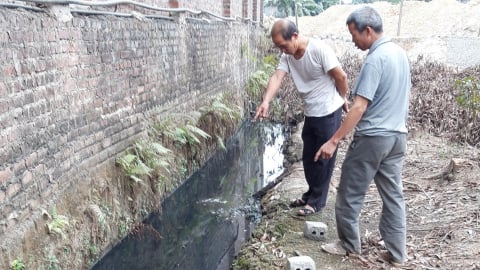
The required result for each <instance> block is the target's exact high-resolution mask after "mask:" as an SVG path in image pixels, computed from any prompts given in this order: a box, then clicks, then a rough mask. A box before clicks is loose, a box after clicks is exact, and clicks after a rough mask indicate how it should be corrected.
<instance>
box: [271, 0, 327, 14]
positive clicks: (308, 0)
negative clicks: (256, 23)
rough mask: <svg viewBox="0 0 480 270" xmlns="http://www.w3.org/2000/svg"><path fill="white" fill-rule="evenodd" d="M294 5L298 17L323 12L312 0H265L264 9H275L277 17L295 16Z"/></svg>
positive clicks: (320, 6)
mask: <svg viewBox="0 0 480 270" xmlns="http://www.w3.org/2000/svg"><path fill="white" fill-rule="evenodd" d="M295 5H296V12H297V15H298V16H315V15H318V14H319V13H320V12H322V11H323V8H322V5H319V4H317V3H316V2H315V1H314V0H266V1H265V6H266V7H276V8H277V14H276V16H277V17H288V16H295Z"/></svg>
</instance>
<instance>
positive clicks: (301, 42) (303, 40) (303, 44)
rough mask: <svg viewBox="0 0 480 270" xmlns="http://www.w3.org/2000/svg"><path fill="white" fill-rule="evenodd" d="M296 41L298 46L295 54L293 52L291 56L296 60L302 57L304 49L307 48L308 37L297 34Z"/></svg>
mask: <svg viewBox="0 0 480 270" xmlns="http://www.w3.org/2000/svg"><path fill="white" fill-rule="evenodd" d="M297 41H298V48H297V51H296V52H295V54H293V57H294V58H295V59H297V60H298V59H300V58H302V56H303V55H304V54H305V50H306V49H307V46H308V38H307V37H304V36H299V37H298V40H297Z"/></svg>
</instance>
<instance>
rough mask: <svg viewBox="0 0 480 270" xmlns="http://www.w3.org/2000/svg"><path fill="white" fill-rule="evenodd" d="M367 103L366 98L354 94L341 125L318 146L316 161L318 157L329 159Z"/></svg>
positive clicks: (363, 111)
mask: <svg viewBox="0 0 480 270" xmlns="http://www.w3.org/2000/svg"><path fill="white" fill-rule="evenodd" d="M368 103H369V100H368V99H366V98H364V97H362V96H355V100H354V101H353V105H352V107H351V108H350V111H349V112H348V113H347V116H345V119H344V120H343V122H342V125H341V126H340V128H339V129H338V130H337V132H335V134H333V136H332V137H331V138H330V140H328V141H327V142H326V143H325V144H323V145H322V146H321V147H320V149H318V151H317V153H316V154H315V157H314V161H317V160H318V159H319V158H322V159H329V158H331V157H332V156H333V153H334V152H335V150H336V149H337V145H338V142H340V140H341V139H343V138H345V136H347V134H348V133H350V132H351V131H352V130H353V129H354V128H355V126H356V125H357V124H358V122H359V121H360V119H361V118H362V116H363V114H364V113H365V111H366V110H367V107H368Z"/></svg>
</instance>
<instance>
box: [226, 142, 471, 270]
mask: <svg viewBox="0 0 480 270" xmlns="http://www.w3.org/2000/svg"><path fill="white" fill-rule="evenodd" d="M296 138H298V136H296ZM293 139H295V136H293ZM295 145H296V148H297V149H299V148H301V145H300V144H299V143H298V141H295ZM347 146H348V140H345V141H343V142H342V145H341V146H340V148H339V153H338V159H337V166H336V168H335V171H334V175H333V178H332V183H331V188H330V191H329V198H328V203H327V207H326V208H325V209H324V210H323V211H322V212H321V213H319V214H317V215H315V216H312V217H308V218H306V219H305V218H301V217H296V216H295V211H296V210H295V209H292V208H290V207H289V206H288V202H289V201H290V200H291V199H294V198H298V197H299V196H300V195H301V194H302V192H304V191H305V190H306V188H307V186H306V183H305V180H304V176H303V168H302V165H301V162H295V163H293V165H292V166H291V167H290V169H289V172H288V173H287V174H286V175H285V176H284V177H283V178H282V180H281V182H280V183H279V184H278V185H277V186H275V188H273V189H272V190H270V191H269V192H268V193H267V195H266V196H264V198H263V207H264V209H263V210H264V217H263V220H262V221H261V223H260V224H259V225H258V226H257V231H256V232H255V234H254V235H253V237H252V239H251V240H250V242H249V243H248V244H247V245H246V246H245V247H244V248H243V249H242V251H241V253H240V256H239V257H238V259H237V260H236V262H235V265H234V269H288V268H287V258H289V257H292V256H297V255H306V256H310V257H311V258H312V259H313V260H314V261H315V263H316V269H367V268H369V269H395V268H393V267H391V266H390V265H389V264H387V263H386V262H384V261H382V260H381V259H379V257H378V253H379V252H381V251H383V250H385V249H384V247H383V246H382V241H381V239H380V234H379V232H378V229H377V228H378V219H379V214H380V212H381V207H382V202H381V199H380V197H379V195H378V192H377V191H376V188H375V185H374V184H372V185H371V188H370V190H369V191H368V193H367V195H366V197H365V202H364V207H363V209H362V213H361V219H360V224H361V225H360V228H361V235H362V246H363V252H362V254H361V255H360V256H350V257H343V258H342V257H340V256H333V255H329V254H326V253H324V252H322V251H321V248H320V246H321V245H322V244H324V243H325V242H329V241H334V240H336V228H335V218H334V204H335V193H336V186H337V184H338V179H339V173H340V167H341V164H342V162H343V157H344V154H345V150H346V148H347ZM289 155H292V154H291V153H290V154H289ZM479 161H480V158H479V149H477V148H473V147H469V146H461V145H455V144H452V143H451V142H449V141H447V140H445V139H443V138H439V137H434V136H432V135H429V134H425V133H420V132H417V133H414V134H411V135H410V137H409V140H408V154H407V157H406V162H405V166H404V171H403V179H404V180H403V183H404V194H405V199H406V205H407V250H408V261H407V263H406V264H405V265H404V266H402V267H401V268H396V269H480V260H479V257H480V166H479V165H480V164H479ZM451 165H454V166H451ZM306 220H310V221H320V222H323V223H325V224H326V225H327V226H328V231H327V236H326V240H325V241H315V240H309V239H307V238H305V237H304V236H303V229H304V223H305V221H306Z"/></svg>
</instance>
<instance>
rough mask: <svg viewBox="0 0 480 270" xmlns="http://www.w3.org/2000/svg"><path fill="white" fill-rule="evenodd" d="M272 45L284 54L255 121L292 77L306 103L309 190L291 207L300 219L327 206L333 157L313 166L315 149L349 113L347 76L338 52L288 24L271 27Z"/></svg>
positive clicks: (305, 151) (304, 134)
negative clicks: (343, 115) (285, 79)
mask: <svg viewBox="0 0 480 270" xmlns="http://www.w3.org/2000/svg"><path fill="white" fill-rule="evenodd" d="M271 37H272V41H273V43H274V44H275V45H276V46H277V47H278V48H279V49H280V50H282V52H283V54H282V56H281V59H280V63H279V65H278V67H277V70H276V71H275V73H274V74H273V76H272V77H271V78H270V80H269V82H268V85H267V89H266V91H265V94H264V96H263V101H262V103H261V104H260V106H259V107H258V108H257V111H256V113H255V116H254V120H256V119H258V118H264V117H267V116H268V110H269V104H270V101H271V100H272V99H273V98H274V97H275V96H276V94H277V92H278V90H279V88H280V85H281V84H282V81H283V79H284V78H285V76H286V75H287V74H290V75H291V77H292V79H293V82H294V83H295V85H296V87H297V89H298V92H299V94H300V97H301V98H302V101H303V107H304V115H305V122H304V127H303V130H302V140H303V154H302V160H303V167H304V171H305V179H306V181H307V183H308V190H307V191H306V192H305V193H304V194H303V195H302V197H301V198H298V199H296V200H294V201H292V202H291V206H292V207H299V206H300V207H302V208H301V209H300V210H299V211H298V212H297V215H300V216H308V215H312V214H315V213H317V212H319V211H320V210H321V209H322V208H323V207H325V204H326V201H327V194H328V189H329V186H330V179H331V176H332V172H333V167H334V165H335V158H336V152H335V155H333V156H332V157H331V158H329V159H319V160H317V161H314V157H315V153H316V150H317V149H318V148H319V147H320V146H322V145H323V144H324V143H325V142H327V141H328V139H329V138H330V137H331V136H332V135H333V134H334V133H335V132H336V130H337V129H338V127H339V126H340V123H341V119H342V108H343V109H344V110H345V111H348V103H347V98H346V96H347V91H348V84H347V75H346V73H345V72H344V71H343V69H342V67H341V66H340V62H339V61H338V58H337V57H336V55H335V53H334V51H333V50H332V49H331V48H330V47H329V46H328V45H327V44H325V43H324V42H323V41H321V40H318V39H313V38H308V37H306V36H303V35H301V34H299V32H298V29H297V26H296V25H295V24H294V23H293V22H291V21H289V20H284V19H281V20H277V21H276V22H275V23H274V25H273V26H272V30H271Z"/></svg>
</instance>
